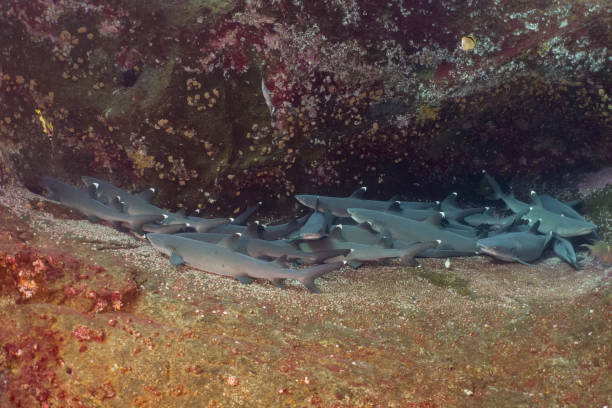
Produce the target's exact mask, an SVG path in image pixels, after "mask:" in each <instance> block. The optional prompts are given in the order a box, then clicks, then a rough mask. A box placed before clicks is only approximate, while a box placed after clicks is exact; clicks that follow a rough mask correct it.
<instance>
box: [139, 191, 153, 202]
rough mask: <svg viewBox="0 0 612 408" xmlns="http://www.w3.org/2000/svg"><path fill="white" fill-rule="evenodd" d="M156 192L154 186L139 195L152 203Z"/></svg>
mask: <svg viewBox="0 0 612 408" xmlns="http://www.w3.org/2000/svg"><path fill="white" fill-rule="evenodd" d="M154 193H155V189H154V188H147V189H146V190H142V191H141V192H140V193H138V194H137V196H138V197H139V198H141V199H143V200H144V201H146V202H148V203H150V202H151V201H152V200H153V194H154Z"/></svg>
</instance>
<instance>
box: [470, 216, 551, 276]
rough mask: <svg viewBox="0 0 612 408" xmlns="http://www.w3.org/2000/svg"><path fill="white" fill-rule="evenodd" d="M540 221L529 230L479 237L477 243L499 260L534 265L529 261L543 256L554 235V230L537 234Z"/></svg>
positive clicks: (479, 247)
mask: <svg viewBox="0 0 612 408" xmlns="http://www.w3.org/2000/svg"><path fill="white" fill-rule="evenodd" d="M539 223H540V221H539V220H538V221H536V222H535V223H533V224H532V225H531V227H530V228H529V230H527V231H522V232H509V233H506V234H500V235H496V236H494V237H489V238H483V239H479V240H478V242H477V243H476V245H477V247H478V250H479V251H480V252H483V253H485V254H488V255H491V256H492V257H494V258H497V259H499V260H502V261H506V262H520V263H522V264H524V265H529V266H532V265H531V264H529V263H528V262H531V261H535V260H536V259H538V258H539V257H540V256H542V252H544V249H545V248H546V245H548V243H549V242H550V240H551V238H552V236H553V232H552V231H550V232H548V234H546V235H540V234H537V232H538V224H539Z"/></svg>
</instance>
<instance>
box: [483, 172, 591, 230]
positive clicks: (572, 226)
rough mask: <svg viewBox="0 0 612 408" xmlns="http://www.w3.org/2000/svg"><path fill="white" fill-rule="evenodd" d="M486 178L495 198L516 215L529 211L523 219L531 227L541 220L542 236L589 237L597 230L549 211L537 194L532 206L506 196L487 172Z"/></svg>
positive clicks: (508, 195) (584, 222)
mask: <svg viewBox="0 0 612 408" xmlns="http://www.w3.org/2000/svg"><path fill="white" fill-rule="evenodd" d="M484 176H485V178H486V179H487V181H488V182H489V184H490V185H491V188H492V189H493V192H494V195H493V198H494V199H500V200H503V201H504V202H505V203H506V205H507V206H508V208H510V210H512V211H513V212H515V213H519V212H521V211H524V210H525V209H529V211H528V212H527V213H526V214H525V215H523V217H522V218H523V219H524V220H527V221H529V225H530V226H531V225H533V224H534V223H535V222H536V221H537V220H539V221H540V222H539V223H538V226H539V227H538V232H540V233H542V234H547V233H549V232H554V233H555V234H557V235H559V236H561V237H564V238H569V237H577V236H582V235H589V234H592V233H593V232H595V230H596V229H597V226H596V225H595V224H593V223H590V222H587V221H582V220H579V219H575V218H570V217H566V216H565V215H563V214H558V213H554V212H551V211H549V210H547V209H546V208H544V207H543V206H542V205H541V203H540V202H539V201H538V199H537V194H535V192H532V193H533V194H532V198H535V201H534V202H533V203H532V204H531V205H530V204H527V203H525V202H523V201H520V200H518V199H516V198H515V197H514V195H513V194H504V193H503V192H502V190H501V188H500V186H499V184H497V182H496V181H495V180H494V179H493V177H491V176H489V175H488V174H487V173H486V172H484Z"/></svg>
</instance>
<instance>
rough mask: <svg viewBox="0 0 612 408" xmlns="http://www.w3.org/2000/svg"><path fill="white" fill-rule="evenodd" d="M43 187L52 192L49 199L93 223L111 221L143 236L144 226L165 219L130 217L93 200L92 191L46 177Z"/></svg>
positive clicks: (155, 216) (150, 216)
mask: <svg viewBox="0 0 612 408" xmlns="http://www.w3.org/2000/svg"><path fill="white" fill-rule="evenodd" d="M43 185H44V186H45V187H46V188H47V189H48V190H49V191H50V192H51V196H50V197H49V199H51V200H54V201H57V202H60V203H61V204H64V205H66V206H68V207H70V208H73V209H75V210H77V211H79V212H81V213H82V214H84V215H85V216H87V218H88V219H89V220H90V221H92V222H95V221H98V220H104V221H109V222H112V223H115V224H119V225H121V226H123V227H125V228H128V229H130V230H132V231H134V232H136V233H139V234H143V231H142V226H143V225H145V224H149V223H154V222H157V221H161V220H163V218H164V217H163V216H162V215H161V214H158V213H152V214H138V215H130V214H127V213H124V212H120V211H118V210H117V209H115V208H113V207H110V206H108V205H106V204H103V203H101V202H100V201H98V200H96V199H95V198H92V196H91V194H92V191H91V189H87V190H81V189H78V188H76V187H74V186H72V185H70V184H66V183H64V182H62V181H59V180H56V179H54V178H51V177H44V178H43Z"/></svg>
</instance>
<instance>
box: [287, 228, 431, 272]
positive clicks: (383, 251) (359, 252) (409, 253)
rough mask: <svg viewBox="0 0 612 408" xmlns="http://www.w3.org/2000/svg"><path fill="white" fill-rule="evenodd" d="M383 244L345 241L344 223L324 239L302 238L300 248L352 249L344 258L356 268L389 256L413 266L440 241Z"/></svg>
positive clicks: (315, 249)
mask: <svg viewBox="0 0 612 408" xmlns="http://www.w3.org/2000/svg"><path fill="white" fill-rule="evenodd" d="M381 244H382V246H379V245H365V244H359V243H357V242H349V241H345V240H344V238H343V236H342V225H337V226H335V227H334V228H333V229H332V231H331V232H330V233H329V235H328V236H326V237H325V238H323V239H318V240H314V241H313V240H301V241H299V243H298V248H300V249H301V250H303V251H315V252H318V251H331V250H338V249H347V250H348V249H350V250H351V251H350V253H348V254H347V255H346V256H345V257H344V258H343V259H344V260H346V261H347V262H348V264H349V265H350V266H352V267H354V268H357V267H359V266H361V263H362V262H364V261H379V260H382V259H389V258H400V259H402V261H403V262H404V263H406V264H408V265H411V266H417V265H418V263H417V262H416V260H415V259H414V257H415V256H416V255H418V254H420V253H421V252H423V251H425V250H427V249H431V248H435V247H437V246H438V245H439V244H440V241H432V242H418V243H413V244H411V245H409V246H408V247H407V248H403V249H394V248H387V247H385V246H384V245H385V243H384V242H381ZM337 260H339V259H338V257H336V258H329V259H327V260H326V261H325V262H334V261H337Z"/></svg>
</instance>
